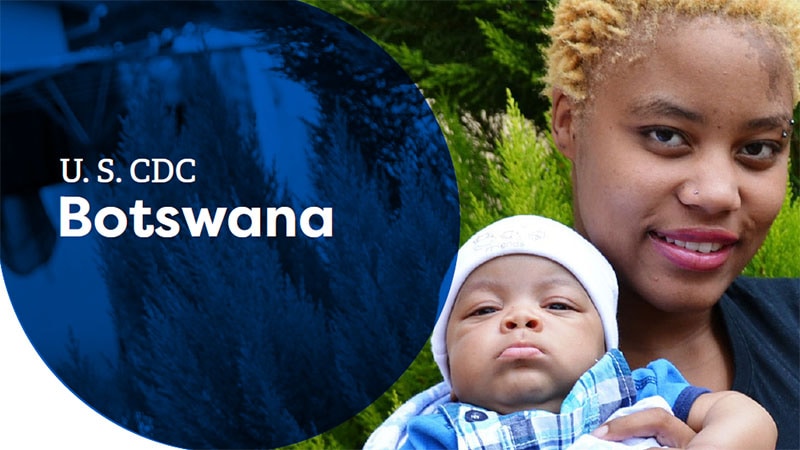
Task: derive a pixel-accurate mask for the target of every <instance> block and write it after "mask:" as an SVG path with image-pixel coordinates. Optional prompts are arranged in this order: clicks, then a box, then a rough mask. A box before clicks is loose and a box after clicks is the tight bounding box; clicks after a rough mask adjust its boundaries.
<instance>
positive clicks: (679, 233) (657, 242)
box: [650, 229, 738, 272]
mask: <svg viewBox="0 0 800 450" xmlns="http://www.w3.org/2000/svg"><path fill="white" fill-rule="evenodd" d="M650 239H651V242H653V245H654V247H655V249H656V251H658V253H660V254H661V255H662V256H664V257H665V258H666V259H667V260H669V261H670V262H671V263H672V264H674V265H676V266H678V267H679V268H681V269H685V270H693V271H697V272H708V271H711V270H715V269H718V268H720V267H722V265H724V264H725V262H726V261H727V260H728V257H730V254H731V250H732V249H733V244H735V243H736V242H737V241H738V238H737V236H736V235H735V234H733V233H731V232H728V231H724V230H699V229H682V230H673V231H653V232H650Z"/></svg>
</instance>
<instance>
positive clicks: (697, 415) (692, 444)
mask: <svg viewBox="0 0 800 450" xmlns="http://www.w3.org/2000/svg"><path fill="white" fill-rule="evenodd" d="M592 434H593V435H594V436H596V437H599V438H602V439H605V440H608V441H623V440H625V439H629V438H632V437H651V436H652V437H655V438H656V440H657V441H658V442H659V444H661V445H665V446H668V447H670V448H686V449H698V450H699V449H707V450H711V449H725V450H728V449H731V450H735V449H742V450H756V449H774V448H775V443H776V441H777V436H778V429H777V427H776V426H775V422H774V421H773V420H772V417H771V416H770V415H769V413H767V411H766V410H765V409H764V408H762V407H761V405H759V404H758V403H756V402H755V401H754V400H752V399H751V398H749V397H747V396H745V395H743V394H740V393H738V392H733V391H722V392H714V393H707V394H703V395H701V396H699V397H697V399H696V400H695V402H694V404H693V405H692V408H691V410H690V411H689V417H688V424H686V423H683V422H682V421H681V420H679V419H678V418H676V417H675V416H673V415H671V414H670V413H668V412H667V411H664V410H663V409H659V408H653V409H649V410H646V411H640V412H637V413H634V414H631V415H629V416H625V417H620V418H618V419H614V420H611V421H609V422H607V423H605V424H603V426H601V427H599V428H598V429H597V430H595V431H594V432H592Z"/></svg>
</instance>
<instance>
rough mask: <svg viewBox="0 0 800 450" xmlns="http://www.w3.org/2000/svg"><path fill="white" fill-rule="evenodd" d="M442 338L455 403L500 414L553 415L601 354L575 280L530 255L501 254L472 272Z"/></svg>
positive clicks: (595, 320)
mask: <svg viewBox="0 0 800 450" xmlns="http://www.w3.org/2000/svg"><path fill="white" fill-rule="evenodd" d="M446 339H447V341H446V342H447V352H448V355H449V364H450V374H451V375H450V377H451V384H452V387H453V393H454V394H455V395H456V397H457V398H458V400H459V401H461V402H465V403H472V404H474V405H477V406H481V407H483V408H487V409H491V410H494V411H497V412H499V413H501V414H508V413H511V412H515V411H521V410H524V409H545V410H548V411H552V412H558V411H559V410H560V407H561V402H562V401H563V400H564V397H566V395H567V394H568V393H569V391H570V389H571V388H572V386H573V385H574V384H575V382H576V381H577V380H578V378H579V377H580V376H581V374H583V373H584V372H585V371H586V370H588V369H589V368H590V367H591V366H592V365H594V363H595V362H596V360H597V359H598V358H600V357H601V356H602V355H603V354H604V353H605V344H604V334H603V325H602V323H601V321H600V316H599V315H598V313H597V310H596V309H595V308H594V305H593V304H592V301H591V300H590V299H589V296H588V294H587V293H586V291H585V290H584V289H583V287H582V286H581V284H580V283H579V282H578V280H577V279H575V277H574V276H573V275H572V274H571V273H570V272H569V271H567V270H566V269H564V268H563V267H561V266H560V265H558V264H556V263H554V262H553V261H550V260H549V259H545V258H540V257H537V256H531V255H509V256H502V257H499V258H495V259H493V260H491V261H488V262H487V263H485V264H483V265H481V266H480V267H478V268H477V269H476V270H475V271H473V272H472V273H471V274H470V275H469V277H467V279H466V280H465V281H464V284H463V285H462V287H461V290H460V291H459V293H458V296H457V297H456V301H455V305H454V306H453V311H452V313H451V314H450V319H449V321H448V324H447V338H446Z"/></svg>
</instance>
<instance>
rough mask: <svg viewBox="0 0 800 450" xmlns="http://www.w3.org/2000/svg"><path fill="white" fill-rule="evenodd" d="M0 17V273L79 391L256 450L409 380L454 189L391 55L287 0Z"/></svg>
mask: <svg viewBox="0 0 800 450" xmlns="http://www.w3.org/2000/svg"><path fill="white" fill-rule="evenodd" d="M2 8H3V15H4V16H7V17H15V18H16V19H15V20H14V25H15V26H12V25H9V24H7V23H6V22H4V23H3V30H4V31H3V33H4V35H3V42H4V44H3V51H2V53H1V54H2V64H0V67H2V79H3V84H2V89H3V90H2V105H1V106H2V107H1V108H0V111H1V112H2V133H0V134H1V135H2V165H0V167H2V178H1V179H2V190H1V191H0V192H1V193H2V204H1V205H2V228H1V230H2V233H1V234H0V236H1V237H2V253H0V256H1V257H2V270H3V276H4V279H5V283H6V287H7V289H8V293H9V297H10V299H11V303H12V305H13V307H14V310H15V312H16V314H17V317H18V318H19V321H20V323H21V325H22V327H23V329H24V330H25V332H26V334H27V336H28V338H29V339H30V341H31V342H32V343H33V346H34V348H35V349H36V350H37V352H38V353H39V355H40V356H41V357H42V359H43V360H44V361H45V363H46V364H47V365H48V367H50V369H51V370H52V371H53V372H54V373H55V374H56V375H57V376H58V377H59V379H60V380H62V382H63V383H64V384H65V385H66V386H67V387H68V388H69V389H70V390H71V391H72V392H74V393H75V395H77V396H78V397H79V398H81V399H82V400H83V401H84V402H85V403H87V404H88V405H89V406H91V407H92V408H93V409H95V410H96V411H98V412H99V413H100V414H102V415H104V416H105V417H107V418H108V419H110V420H112V421H113V422H115V423H117V424H119V425H120V426H122V427H125V428H127V429H129V430H132V431H134V432H136V433H138V434H140V435H142V436H145V437H147V438H150V439H153V440H155V441H158V442H162V443H165V444H170V445H174V446H178V447H191V448H209V447H211V448H263V447H278V446H284V445H288V444H292V443H296V442H300V441H303V440H305V439H307V438H310V437H312V436H315V435H318V434H320V433H323V432H325V431H327V430H329V429H331V428H333V427H335V426H337V425H339V424H341V423H343V422H344V421H346V420H347V419H349V418H351V417H352V416H354V415H356V414H357V413H358V412H359V411H361V410H362V409H364V408H365V407H367V406H368V405H369V404H370V403H371V402H373V401H374V400H376V399H377V398H378V397H379V396H380V395H382V394H383V393H384V392H385V391H386V390H387V389H388V388H389V387H390V386H391V385H392V383H393V382H394V381H396V380H397V378H398V377H399V376H400V375H401V374H402V373H403V372H404V371H405V370H406V369H407V367H408V366H409V364H410V363H411V362H412V361H413V359H414V358H415V356H416V355H417V353H418V352H419V351H420V350H421V349H422V347H423V345H424V344H425V342H426V340H427V339H428V337H429V335H430V332H431V329H432V327H433V323H434V320H435V317H436V310H437V293H438V290H439V285H440V283H441V281H442V277H443V276H444V274H445V272H446V270H447V267H448V264H449V262H450V259H451V257H452V256H453V254H455V252H456V250H457V247H458V236H459V215H458V194H457V188H456V182H455V177H454V173H453V168H452V163H451V160H450V156H449V153H448V149H447V147H446V144H445V141H444V138H443V136H442V132H441V130H440V129H439V127H438V124H437V122H436V119H435V116H434V115H433V113H432V112H431V110H430V108H429V106H428V104H427V102H426V100H425V98H424V97H423V95H422V94H421V93H420V92H419V90H418V89H417V87H416V86H415V84H414V83H413V82H412V81H411V80H410V79H409V78H408V77H407V75H406V74H405V73H404V72H403V71H402V70H401V68H400V67H399V66H398V65H397V64H396V63H395V62H394V61H392V59H391V58H390V57H389V56H388V55H387V54H386V53H385V52H384V51H383V50H382V49H381V48H380V47H378V46H377V45H376V44H375V43H373V42H372V41H371V40H370V39H369V38H367V37H366V36H364V35H363V34H361V33H360V32H358V31H357V30H356V29H354V28H353V27H351V26H349V25H347V24H346V23H344V22H342V21H341V20H339V19H337V18H335V17H333V16H331V15H329V14H327V13H324V12H322V11H320V10H318V9H316V8H314V7H311V6H309V5H305V4H303V3H294V2H215V3H211V2H208V3H199V2H175V3H172V2H141V3H139V2H109V3H108V4H105V5H103V4H99V3H97V2H87V3H80V2H64V3H58V2H46V3H40V2H31V3H27V2H22V3H15V2H3V4H2ZM9 22H10V19H9ZM32 33H33V34H35V36H37V38H36V39H27V38H26V37H29V36H28V35H32ZM12 34H14V35H15V36H14V39H12V38H9V37H8V36H11V35H12ZM46 426H47V425H46V424H42V427H43V428H46Z"/></svg>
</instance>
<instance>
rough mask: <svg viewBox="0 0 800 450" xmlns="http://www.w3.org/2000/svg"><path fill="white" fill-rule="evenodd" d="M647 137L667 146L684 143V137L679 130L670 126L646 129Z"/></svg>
mask: <svg viewBox="0 0 800 450" xmlns="http://www.w3.org/2000/svg"><path fill="white" fill-rule="evenodd" d="M647 137H648V138H650V139H652V140H654V141H656V142H658V143H659V144H661V145H665V146H667V147H678V146H681V145H685V144H686V139H684V138H683V136H681V134H680V133H679V132H677V131H675V130H672V129H670V128H653V129H650V130H647Z"/></svg>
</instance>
